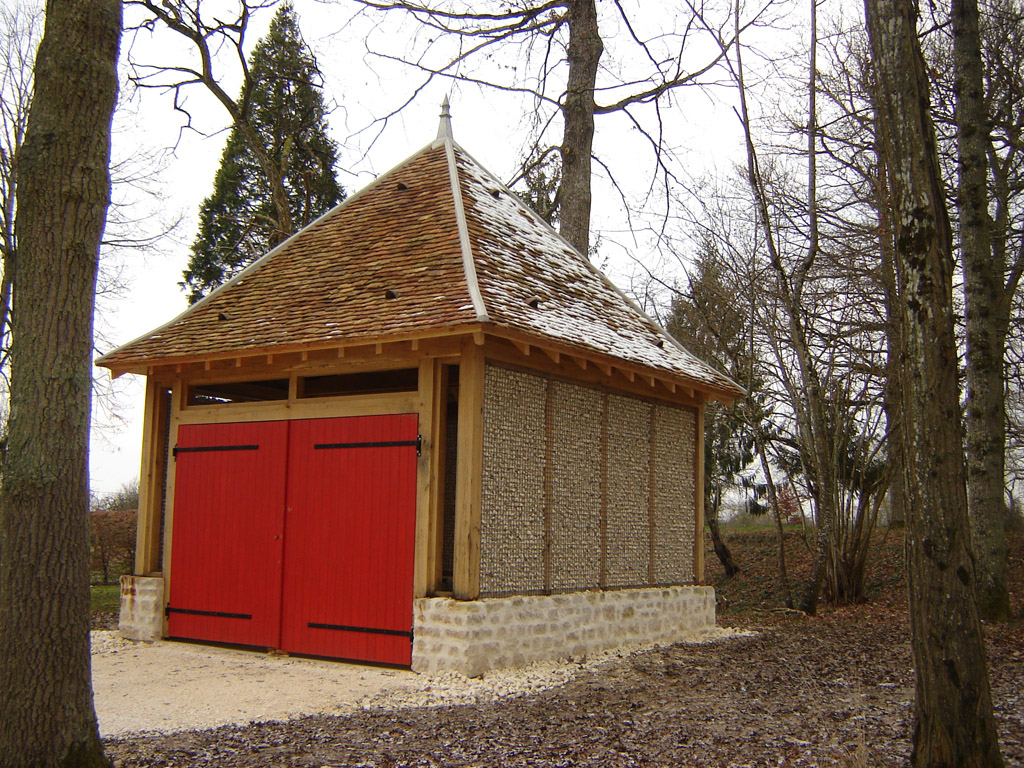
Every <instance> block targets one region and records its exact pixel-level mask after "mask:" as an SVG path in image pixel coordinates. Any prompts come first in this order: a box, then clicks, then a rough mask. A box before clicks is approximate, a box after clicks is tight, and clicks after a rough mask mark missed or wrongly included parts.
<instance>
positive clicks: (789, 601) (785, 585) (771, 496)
mask: <svg viewBox="0 0 1024 768" xmlns="http://www.w3.org/2000/svg"><path fill="white" fill-rule="evenodd" d="M757 455H758V458H760V459H761V471H762V472H764V476H765V480H766V481H767V484H768V503H770V504H771V505H772V515H774V517H775V533H776V535H777V536H778V539H779V556H778V558H777V559H776V563H777V564H778V566H779V583H780V584H781V585H782V600H783V602H784V603H785V606H786V607H787V608H790V609H792V608H793V590H792V589H791V588H790V586H789V570H788V569H787V568H786V534H785V531H783V530H782V510H781V509H780V508H779V493H778V491H777V490H776V489H775V481H774V480H773V479H772V468H771V464H769V462H768V453H767V452H766V451H765V449H764V442H763V440H762V436H761V435H758V437H757Z"/></svg>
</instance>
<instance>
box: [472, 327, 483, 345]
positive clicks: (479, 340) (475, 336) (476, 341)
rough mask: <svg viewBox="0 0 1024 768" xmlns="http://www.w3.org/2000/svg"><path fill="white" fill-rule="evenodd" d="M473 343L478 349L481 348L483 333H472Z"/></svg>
mask: <svg viewBox="0 0 1024 768" xmlns="http://www.w3.org/2000/svg"><path fill="white" fill-rule="evenodd" d="M473 343H474V344H476V345H477V346H478V347H482V346H483V345H484V332H483V331H475V332H474V333H473Z"/></svg>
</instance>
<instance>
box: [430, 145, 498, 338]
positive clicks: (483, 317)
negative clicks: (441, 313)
mask: <svg viewBox="0 0 1024 768" xmlns="http://www.w3.org/2000/svg"><path fill="white" fill-rule="evenodd" d="M438 144H442V145H444V154H445V159H446V160H447V161H448V181H449V183H450V184H451V190H452V200H453V202H454V205H455V224H456V226H457V227H458V230H459V247H460V248H461V250H462V269H463V272H465V275H466V288H467V289H468V290H469V298H470V300H472V302H473V309H474V311H475V312H476V319H477V321H478V322H481V323H486V322H488V317H487V307H486V306H485V305H484V297H483V294H482V293H481V292H480V281H479V280H478V279H477V276H476V260H475V259H474V257H473V246H472V245H471V244H470V241H469V227H468V225H467V224H466V208H465V204H464V203H463V200H462V184H461V183H460V181H459V168H458V165H457V163H456V162H455V147H456V146H458V145H456V143H455V140H454V139H453V138H451V136H446V137H443V138H442V137H439V138H438V139H436V140H435V141H434V143H433V145H432V146H437V145H438ZM459 149H460V150H462V151H463V152H465V150H464V149H462V147H459Z"/></svg>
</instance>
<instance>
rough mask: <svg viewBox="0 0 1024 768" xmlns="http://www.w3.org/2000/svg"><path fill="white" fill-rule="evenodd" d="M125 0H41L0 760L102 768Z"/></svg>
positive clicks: (5, 562) (21, 209)
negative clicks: (106, 234) (103, 526)
mask: <svg viewBox="0 0 1024 768" xmlns="http://www.w3.org/2000/svg"><path fill="white" fill-rule="evenodd" d="M120 32H121V4H120V2H118V0H49V1H48V2H47V8H46V24H45V30H44V34H43V40H42V43H41V44H40V46H39V53H38V57H37V59H36V68H35V96H34V99H33V103H32V109H31V113H30V117H29V127H28V132H27V134H26V138H25V143H24V145H23V147H22V151H21V155H20V157H19V169H20V184H19V188H18V213H17V227H18V286H17V290H16V291H15V296H14V311H13V319H14V339H15V341H14V344H15V346H16V348H17V349H16V354H15V355H14V356H13V366H12V374H11V419H10V436H9V449H8V455H7V464H6V466H5V468H4V488H3V490H4V498H3V506H2V511H0V528H2V530H3V533H4V540H5V547H4V551H3V553H2V555H0V558H2V559H0V594H3V600H2V601H0V648H3V653H2V654H0V756H2V758H0V759H2V761H3V764H4V765H5V766H10V767H14V766H33V768H36V767H38V766H90V767H91V766H104V765H106V764H107V762H106V760H105V758H104V757H103V749H102V746H101V744H100V740H99V731H98V728H97V725H96V715H95V712H94V710H93V703H92V687H91V681H90V660H89V548H88V539H87V533H86V516H87V514H88V508H89V488H88V462H87V459H88V441H89V409H90V408H89V406H90V385H91V373H92V348H93V344H92V313H93V303H94V295H95V282H96V265H97V260H98V255H99V244H100V238H101V236H102V233H103V226H104V222H105V218H106V211H107V205H108V203H109V200H110V176H109V171H108V166H109V159H110V121H111V115H112V113H113V109H114V102H115V99H116V95H117V60H118V44H119V41H120Z"/></svg>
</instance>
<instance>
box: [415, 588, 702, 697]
mask: <svg viewBox="0 0 1024 768" xmlns="http://www.w3.org/2000/svg"><path fill="white" fill-rule="evenodd" d="M714 625H715V591H714V589H713V588H712V587H695V586H683V587H665V588H652V589H624V590H619V591H614V592H574V593H567V594H560V595H551V596H543V595H531V596H517V597H503V598H491V599H484V600H473V601H466V602H462V601H457V600H451V599H448V598H423V599H418V600H416V601H414V606H413V637H414V640H413V647H412V668H413V670H414V671H416V672H422V673H425V674H436V673H440V672H460V673H462V674H464V675H466V676H468V677H476V676H478V675H481V674H483V673H484V672H486V671H487V670H490V669H500V668H502V667H520V666H524V665H526V664H529V663H531V662H534V661H541V660H555V659H565V658H568V657H569V656H583V655H585V654H588V653H595V652H597V651H603V650H607V649H609V648H616V647H619V646H623V645H629V644H631V643H666V644H667V643H672V642H676V641H677V640H681V639H683V638H685V637H686V636H687V635H690V634H692V633H694V632H698V631H700V630H702V629H707V628H710V627H713V626H714Z"/></svg>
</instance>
